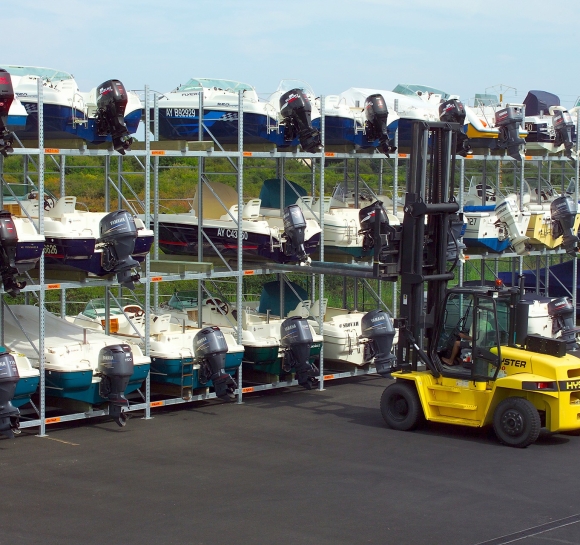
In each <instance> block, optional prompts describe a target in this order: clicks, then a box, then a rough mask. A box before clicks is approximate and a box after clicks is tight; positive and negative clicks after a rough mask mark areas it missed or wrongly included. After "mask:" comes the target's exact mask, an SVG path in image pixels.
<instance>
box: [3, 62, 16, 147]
mask: <svg viewBox="0 0 580 545" xmlns="http://www.w3.org/2000/svg"><path fill="white" fill-rule="evenodd" d="M13 101H14V88H13V87H12V78H11V77H10V74H9V73H8V72H7V71H6V70H3V69H2V68H0V153H1V154H2V155H3V156H4V157H6V156H7V155H8V154H9V153H12V152H13V151H14V150H13V149H12V145H13V143H14V133H12V132H11V131H9V130H8V128H7V127H6V125H7V124H8V112H9V111H10V106H11V105H12V102H13Z"/></svg>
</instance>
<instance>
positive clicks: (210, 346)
mask: <svg viewBox="0 0 580 545" xmlns="http://www.w3.org/2000/svg"><path fill="white" fill-rule="evenodd" d="M193 351H194V354H195V358H196V361H197V363H198V364H199V366H200V367H199V382H200V383H201V384H207V383H208V382H209V381H210V380H211V381H212V383H213V387H214V390H215V395H216V396H217V397H219V398H220V399H224V400H225V401H233V400H234V399H235V395H234V391H235V389H236V388H237V387H238V385H237V384H236V381H235V380H234V379H233V378H232V377H231V376H230V375H229V374H228V373H226V371H225V365H226V354H227V352H228V344H227V342H226V339H225V337H224V334H223V333H222V332H221V330H220V328H219V327H217V326H210V327H204V328H203V329H202V330H200V331H198V332H197V333H196V335H195V337H194V338H193Z"/></svg>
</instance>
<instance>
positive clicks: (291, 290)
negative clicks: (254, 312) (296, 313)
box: [258, 280, 309, 316]
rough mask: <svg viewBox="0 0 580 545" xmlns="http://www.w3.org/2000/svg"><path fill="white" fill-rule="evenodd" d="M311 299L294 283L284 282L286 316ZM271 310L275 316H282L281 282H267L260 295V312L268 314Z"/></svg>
mask: <svg viewBox="0 0 580 545" xmlns="http://www.w3.org/2000/svg"><path fill="white" fill-rule="evenodd" d="M307 299H309V297H308V293H307V292H306V290H305V289H304V288H302V287H300V286H299V285H298V284H295V283H294V282H284V316H286V315H287V314H288V313H289V312H291V311H293V310H294V309H295V308H296V307H297V306H298V303H300V302H301V301H305V300H307ZM267 310H269V311H270V314H272V315H273V316H280V282H279V281H278V280H274V281H272V282H266V284H264V286H263V288H262V293H261V295H260V304H259V306H258V312H259V313H261V314H266V311H267Z"/></svg>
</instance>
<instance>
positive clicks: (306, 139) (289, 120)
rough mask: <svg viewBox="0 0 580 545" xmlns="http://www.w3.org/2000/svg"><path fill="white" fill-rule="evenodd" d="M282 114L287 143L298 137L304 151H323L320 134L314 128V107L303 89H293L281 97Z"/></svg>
mask: <svg viewBox="0 0 580 545" xmlns="http://www.w3.org/2000/svg"><path fill="white" fill-rule="evenodd" d="M280 114H281V115H282V117H283V118H284V121H283V123H284V126H285V129H284V140H285V141H286V142H291V141H292V140H294V138H296V137H297V136H298V138H299V139H300V145H301V146H302V149H303V150H304V151H306V152H308V153H317V152H319V151H320V150H321V149H322V143H321V142H320V133H319V132H318V131H317V130H316V129H315V128H314V127H312V122H311V115H312V106H311V105H310V101H309V100H308V97H307V96H306V94H305V93H304V91H302V89H292V90H291V91H288V92H287V93H284V94H283V95H282V96H281V97H280Z"/></svg>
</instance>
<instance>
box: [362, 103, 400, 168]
mask: <svg viewBox="0 0 580 545" xmlns="http://www.w3.org/2000/svg"><path fill="white" fill-rule="evenodd" d="M388 117H389V110H388V108H387V105H386V104H385V99H384V98H383V95H381V94H378V93H377V94H375V95H370V96H368V97H367V99H366V100H365V118H366V121H365V132H366V135H367V138H368V139H369V140H370V141H372V140H377V139H378V141H379V145H380V148H381V150H382V152H383V153H384V154H385V155H386V156H387V157H388V156H389V153H393V152H395V151H396V150H397V148H396V146H395V145H394V143H393V140H392V139H391V138H390V137H389V132H388V129H387V127H388V125H387V118H388Z"/></svg>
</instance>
